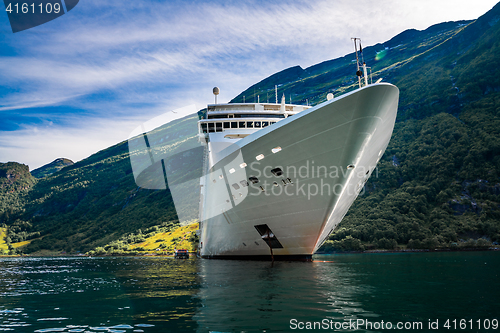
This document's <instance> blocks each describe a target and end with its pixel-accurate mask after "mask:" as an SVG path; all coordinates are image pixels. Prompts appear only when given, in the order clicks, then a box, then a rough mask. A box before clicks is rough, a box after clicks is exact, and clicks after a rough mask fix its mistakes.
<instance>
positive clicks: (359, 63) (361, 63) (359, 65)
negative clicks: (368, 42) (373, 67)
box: [351, 37, 368, 88]
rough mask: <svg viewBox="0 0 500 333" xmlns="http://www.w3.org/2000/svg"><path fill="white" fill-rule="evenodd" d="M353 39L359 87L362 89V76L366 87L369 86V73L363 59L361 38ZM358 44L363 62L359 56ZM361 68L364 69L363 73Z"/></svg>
mask: <svg viewBox="0 0 500 333" xmlns="http://www.w3.org/2000/svg"><path fill="white" fill-rule="evenodd" d="M351 39H352V40H353V41H354V53H355V54H356V67H357V71H356V75H357V76H358V84H359V87H360V88H361V87H362V84H361V76H363V78H364V81H365V86H367V85H368V73H367V71H366V63H365V59H364V57H363V47H362V46H361V38H357V37H352V38H351ZM358 44H359V55H361V61H360V59H359V55H358ZM361 68H362V69H363V71H361Z"/></svg>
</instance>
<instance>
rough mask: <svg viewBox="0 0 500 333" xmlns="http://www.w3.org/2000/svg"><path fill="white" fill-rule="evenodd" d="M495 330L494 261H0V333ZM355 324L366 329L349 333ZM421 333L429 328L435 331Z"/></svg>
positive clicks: (457, 257) (403, 257)
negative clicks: (399, 327)
mask: <svg viewBox="0 0 500 333" xmlns="http://www.w3.org/2000/svg"><path fill="white" fill-rule="evenodd" d="M448 319H450V322H449V325H450V327H449V328H446V327H444V325H445V323H446V320H448ZM454 319H456V322H455V324H454V322H453V320H454ZM461 319H463V321H462V323H465V325H466V326H465V327H464V326H463V325H462V327H463V328H462V329H461V328H460V320H461ZM494 319H496V320H498V319H500V252H468V253H406V254H355V255H354V254H350V255H329V256H317V257H316V261H315V262H276V263H274V265H273V266H272V265H271V263H269V262H245V261H220V260H196V259H190V260H175V259H170V258H92V259H89V258H3V259H0V332H4V331H6V332H37V333H38V332H114V333H117V332H122V333H125V332H126V333H129V332H145V333H153V332H264V331H265V332H298V331H299V332H304V331H305V332H308V331H312V330H308V329H306V328H307V327H308V326H307V325H308V324H307V322H310V325H314V324H313V323H314V322H318V324H316V325H319V324H323V326H321V327H322V328H325V329H321V327H319V326H316V328H318V329H317V330H316V331H323V332H332V331H341V332H354V331H355V332H367V331H371V332H377V331H386V330H383V329H382V327H386V326H382V327H381V326H380V325H381V322H382V321H383V322H384V325H387V323H388V322H390V323H391V324H392V325H393V330H396V328H397V327H396V324H397V323H402V324H403V325H404V324H406V325H414V324H415V323H419V322H421V323H422V327H421V328H420V327H418V326H414V327H412V329H410V330H404V331H420V332H429V331H434V332H435V331H443V332H444V331H446V332H478V331H481V332H483V331H484V332H495V331H500V327H498V326H497V329H496V330H494V329H493V328H494V325H495V321H494ZM356 320H363V321H364V322H360V326H356V327H355V326H348V324H349V323H353V322H356ZM366 321H369V322H370V323H371V325H372V326H366V325H367V323H366ZM429 321H431V322H436V321H438V323H437V324H438V330H431V329H429V327H428V325H429ZM377 323H378V325H379V326H377ZM342 324H344V325H345V326H344V327H342V326H341V325H342ZM488 324H489V325H490V326H489V327H490V329H488V330H487V329H485V328H484V325H488ZM302 325H304V326H303V327H304V328H303V329H300V327H302ZM454 325H456V329H455V327H454ZM471 325H472V328H471ZM479 325H481V329H479V328H478V327H479ZM497 325H498V324H497ZM313 327H314V326H313ZM403 327H404V326H403ZM407 327H409V326H407Z"/></svg>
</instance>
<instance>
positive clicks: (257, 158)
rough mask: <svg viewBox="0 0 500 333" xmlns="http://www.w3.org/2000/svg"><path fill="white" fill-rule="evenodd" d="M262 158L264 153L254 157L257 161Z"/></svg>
mask: <svg viewBox="0 0 500 333" xmlns="http://www.w3.org/2000/svg"><path fill="white" fill-rule="evenodd" d="M263 158H264V154H260V155H257V156H255V159H256V160H257V161H260V160H262V159H263Z"/></svg>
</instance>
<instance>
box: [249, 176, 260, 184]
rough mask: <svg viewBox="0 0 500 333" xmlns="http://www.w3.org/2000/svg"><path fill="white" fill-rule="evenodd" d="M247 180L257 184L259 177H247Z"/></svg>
mask: <svg viewBox="0 0 500 333" xmlns="http://www.w3.org/2000/svg"><path fill="white" fill-rule="evenodd" d="M248 180H249V181H251V182H252V184H257V183H258V182H259V178H257V177H254V176H252V177H250V178H248Z"/></svg>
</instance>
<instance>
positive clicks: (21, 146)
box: [0, 0, 496, 170]
mask: <svg viewBox="0 0 500 333" xmlns="http://www.w3.org/2000/svg"><path fill="white" fill-rule="evenodd" d="M495 3H496V0H480V1H461V0H432V1H431V0H405V1H401V0H378V1H369V0H360V1H351V0H326V1H324V0H317V1H295V0H287V1H258V0H257V1H238V0H234V1H154V0H144V1H142V0H136V1H123V0H106V1H102V0H80V2H79V4H78V5H77V6H76V7H75V8H74V9H73V10H72V11H70V12H68V13H67V14H65V15H63V16H61V17H59V18H57V19H55V20H53V21H50V22H48V23H46V24H43V25H41V26H38V27H34V28H32V29H29V30H25V31H21V32H18V33H15V34H13V33H12V31H11V29H10V26H9V21H8V18H7V14H6V13H5V12H4V13H3V14H2V13H0V162H7V161H16V162H20V163H24V164H28V165H29V166H30V169H31V170H33V169H34V168H37V167H39V166H41V165H44V164H46V163H49V162H51V161H53V160H54V159H56V158H58V157H66V158H70V159H72V160H73V161H78V160H81V159H83V158H85V157H88V156H90V155H91V154H92V153H95V152H97V151H98V150H101V149H105V148H107V147H109V146H111V145H113V144H116V143H118V142H120V141H123V140H126V139H127V138H128V134H129V133H130V132H131V131H132V130H133V129H134V128H136V127H137V126H138V125H140V124H141V123H143V122H145V121H147V120H149V119H151V118H153V117H156V116H158V115H160V114H162V113H165V112H168V111H170V110H173V109H177V108H180V107H183V106H186V105H190V104H196V105H197V107H198V108H202V107H204V106H205V105H206V104H207V103H212V102H213V95H212V88H213V87H214V86H218V87H220V89H221V94H220V95H219V102H227V101H229V100H230V99H231V98H233V97H234V96H236V95H237V94H238V93H240V92H241V91H242V90H244V89H246V88H248V87H249V86H251V85H252V84H254V83H256V82H258V81H260V80H262V79H264V78H265V77H267V76H269V75H271V74H273V73H275V72H277V71H280V70H283V69H285V68H288V67H291V66H295V65H300V66H302V67H303V68H305V67H308V66H311V65H314V64H316V63H319V62H322V61H325V60H328V59H333V58H337V57H341V56H344V55H346V54H348V53H351V52H352V48H353V46H352V42H351V40H350V37H361V38H362V40H363V44H364V46H369V45H373V44H376V43H381V42H384V41H386V40H388V39H390V38H391V37H393V36H394V35H396V34H398V33H400V32H402V31H404V30H406V29H410V28H415V29H419V30H422V29H425V28H427V27H429V26H430V25H433V24H436V23H440V22H444V21H457V20H466V19H474V18H477V17H478V16H480V15H482V14H484V13H485V12H486V11H488V10H489V9H491V8H492V7H493V6H494V5H495ZM2 8H3V6H2Z"/></svg>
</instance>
